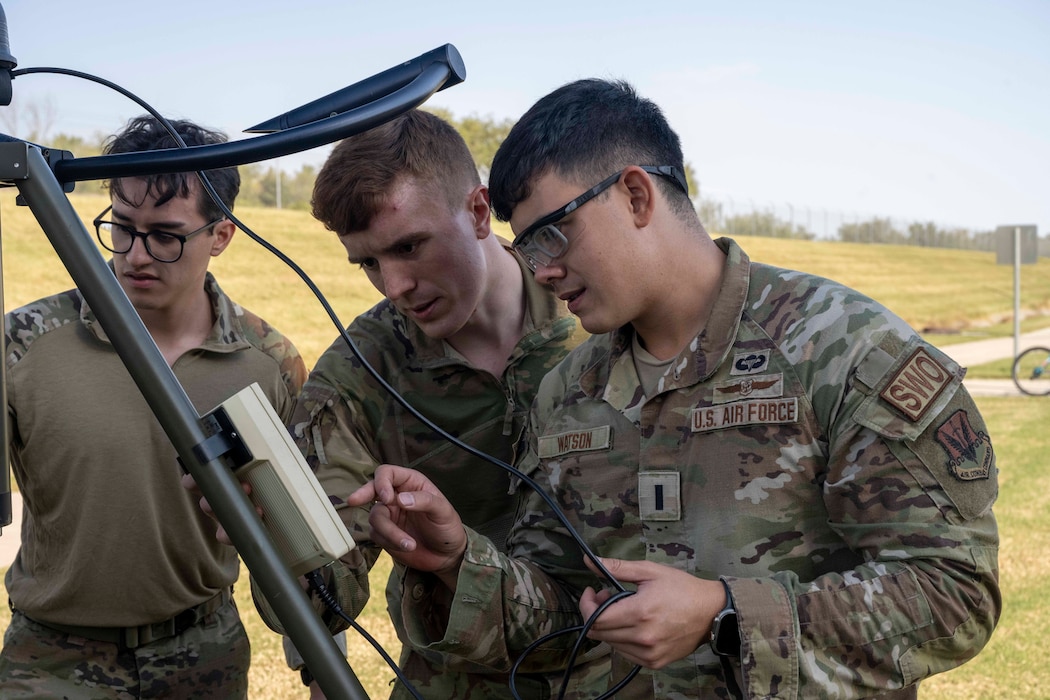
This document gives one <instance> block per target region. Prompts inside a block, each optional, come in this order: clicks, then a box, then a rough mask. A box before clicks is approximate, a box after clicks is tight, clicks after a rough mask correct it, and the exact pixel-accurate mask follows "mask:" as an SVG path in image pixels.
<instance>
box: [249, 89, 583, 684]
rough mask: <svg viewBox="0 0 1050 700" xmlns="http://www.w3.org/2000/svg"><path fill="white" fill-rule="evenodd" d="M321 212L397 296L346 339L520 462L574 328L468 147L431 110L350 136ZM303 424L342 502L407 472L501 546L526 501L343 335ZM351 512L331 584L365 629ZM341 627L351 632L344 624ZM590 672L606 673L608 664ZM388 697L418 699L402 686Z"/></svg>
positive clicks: (363, 542) (443, 414)
mask: <svg viewBox="0 0 1050 700" xmlns="http://www.w3.org/2000/svg"><path fill="white" fill-rule="evenodd" d="M313 213H314V216H315V217H317V218H318V219H319V220H320V221H321V222H322V223H324V224H325V226H326V227H327V228H328V229H330V230H332V231H334V232H335V233H336V234H338V236H339V240H340V242H341V243H342V244H343V246H344V247H345V248H346V251H347V255H348V258H349V261H350V263H351V265H354V266H358V267H360V268H361V269H362V270H363V271H364V273H365V274H366V275H367V276H368V279H369V281H370V282H371V283H372V284H373V285H374V286H375V288H376V289H377V290H379V292H381V293H382V294H383V296H384V297H386V298H385V299H384V300H383V301H382V302H380V303H379V304H378V305H376V306H375V307H374V308H372V309H371V310H369V311H367V312H365V313H364V314H362V315H361V316H359V317H358V318H357V319H355V320H354V321H353V323H352V324H351V325H350V327H349V334H350V336H351V337H352V338H353V340H354V342H355V344H356V345H357V346H358V347H359V349H360V351H361V352H362V353H363V355H364V357H365V359H366V360H367V362H368V363H369V364H370V365H371V366H372V367H374V368H375V369H376V370H377V371H378V373H379V374H380V375H381V376H382V377H383V378H384V379H385V380H386V381H387V382H389V383H390V384H391V385H392V386H393V388H394V389H395V390H396V391H397V392H399V393H400V394H401V395H402V396H404V397H405V398H406V399H407V400H408V402H409V403H410V404H411V405H412V406H414V407H415V408H416V409H417V410H418V411H419V412H421V413H422V414H423V415H424V416H425V417H427V418H429V419H430V420H431V421H433V423H435V424H436V425H437V426H438V427H440V428H441V429H443V430H445V431H447V432H449V433H451V434H452V435H454V436H456V437H458V438H459V439H460V440H462V441H464V442H466V443H467V444H469V445H470V446H471V447H473V448H475V449H476V450H480V451H482V452H485V453H487V454H489V455H492V456H494V457H496V458H497V459H499V460H501V461H503V462H508V463H509V462H512V461H513V459H514V457H515V454H516V451H517V449H518V446H519V443H520V442H521V440H522V438H523V431H524V428H525V420H526V416H527V414H528V409H529V406H530V405H531V403H532V399H533V396H534V395H535V392H536V387H537V386H538V385H539V381H540V379H541V378H542V377H543V376H544V375H545V374H546V373H547V371H548V370H550V369H551V368H552V367H553V366H554V365H555V364H557V363H558V361H560V360H561V359H562V357H564V355H565V354H566V352H567V351H568V349H569V347H570V343H571V342H572V336H573V332H574V329H575V323H574V321H573V319H572V317H571V316H569V315H568V313H567V312H566V311H565V309H564V304H562V303H561V302H559V301H558V299H556V298H555V296H554V294H553V293H552V292H551V290H550V289H549V288H547V287H544V286H542V285H539V284H537V283H536V281H535V280H534V279H533V277H532V274H531V273H530V271H529V270H528V268H527V267H526V266H525V265H524V263H523V262H522V261H521V260H520V259H519V258H518V257H517V256H515V255H513V254H512V253H511V252H510V250H508V248H507V247H506V246H505V244H504V243H503V242H501V241H500V239H499V238H497V237H496V236H495V235H494V234H493V233H492V229H491V227H490V215H489V198H488V189H487V188H486V187H485V186H484V185H482V184H481V181H480V179H479V176H478V172H477V167H476V165H475V163H474V159H473V157H472V156H471V154H470V151H469V150H468V148H467V145H466V143H464V141H463V138H462V137H461V136H460V135H459V134H458V133H457V132H456V130H455V129H454V128H453V127H452V126H451V125H450V124H448V123H447V122H445V121H444V120H442V119H440V118H439V117H437V116H435V115H433V114H430V113H427V112H424V111H420V110H413V111H410V112H408V113H406V114H404V115H401V116H399V117H397V118H395V119H393V120H391V121H390V122H387V123H386V124H383V125H381V126H379V127H376V128H374V129H371V130H369V131H367V132H365V133H362V134H359V135H356V136H353V137H350V138H348V139H346V140H344V141H343V142H341V143H340V144H338V145H337V146H336V147H335V149H334V150H333V152H332V154H331V155H330V156H329V158H328V160H327V161H326V162H325V165H324V167H323V168H322V169H321V172H320V173H319V175H318V178H317V182H316V185H315V187H314V194H313ZM291 426H292V429H293V432H294V434H295V436H296V438H297V439H298V442H299V445H300V446H301V448H302V449H303V450H304V453H305V454H306V455H307V459H308V460H309V462H310V463H311V465H312V466H313V467H314V468H315V469H316V473H317V476H318V478H319V480H320V482H321V483H322V485H323V486H324V488H325V491H326V492H327V493H329V494H332V495H333V496H337V497H339V498H340V500H341V499H342V498H345V497H346V495H347V494H349V493H350V492H352V491H353V490H355V489H356V488H358V487H359V486H361V485H362V484H364V483H366V482H367V481H368V480H369V479H370V478H371V477H372V472H373V470H374V469H375V467H376V466H377V465H379V464H381V463H384V462H397V463H401V464H410V465H412V466H414V467H415V468H417V469H420V470H421V471H423V472H424V473H426V474H428V475H429V476H430V478H432V479H433V480H434V481H435V482H437V483H440V484H441V485H442V488H444V489H446V490H447V491H448V493H449V494H450V497H451V498H452V500H453V502H454V503H455V505H456V507H457V508H458V509H459V510H460V512H461V513H462V514H463V518H464V520H465V521H466V522H468V523H470V524H471V525H472V526H473V527H475V528H476V529H478V531H480V532H483V533H485V535H486V536H487V537H489V538H491V541H492V542H493V543H494V546H496V547H497V548H502V547H503V542H504V539H505V537H506V534H507V532H508V531H509V529H510V527H511V525H512V522H513V515H514V510H515V503H516V499H517V495H516V494H515V493H512V492H511V479H510V477H509V475H508V474H507V472H505V471H503V470H501V469H499V468H498V467H496V466H494V465H492V464H490V463H488V462H486V461H485V460H483V459H481V458H479V457H476V456H473V455H471V454H470V453H468V452H466V451H464V450H462V449H460V448H458V447H456V446H454V445H452V444H451V443H449V442H448V441H446V440H445V439H443V438H442V437H441V436H440V435H439V434H437V433H436V432H435V431H434V430H433V429H431V428H430V427H428V426H427V425H425V424H424V423H423V422H421V421H419V420H418V419H417V418H415V417H414V416H412V415H410V413H409V412H408V411H406V410H405V408H404V407H403V406H401V404H399V403H398V402H397V401H396V400H395V399H394V397H393V396H391V395H390V393H389V392H388V391H386V390H385V389H384V388H382V387H381V386H380V385H379V384H378V383H377V382H376V381H375V380H374V379H373V378H372V377H371V376H370V375H369V374H368V373H367V372H366V370H365V369H364V368H363V367H362V366H361V363H360V362H359V361H358V360H357V359H356V358H355V357H354V356H353V355H352V354H351V351H350V349H349V348H348V347H347V346H346V344H345V343H344V341H343V339H342V338H339V339H337V340H336V341H335V342H334V343H333V345H332V346H331V347H330V348H329V349H328V350H327V351H326V352H325V353H324V354H323V355H322V357H321V358H320V360H319V361H318V362H317V365H316V367H315V368H314V369H313V371H312V372H311V374H310V378H309V380H308V381H307V382H306V385H305V386H304V387H303V391H302V393H301V395H300V397H299V401H298V403H297V408H296V412H295V417H294V418H293V420H292V423H291ZM341 513H342V516H343V518H344V520H345V522H346V524H347V526H348V527H349V528H350V530H351V532H352V533H353V535H354V537H355V539H356V540H358V545H359V546H358V547H357V548H356V549H354V550H353V551H352V552H351V553H350V555H349V556H348V557H347V558H346V562H345V563H346V564H347V566H346V567H345V568H343V569H340V570H338V572H337V573H336V574H335V575H334V577H333V578H334V580H335V581H336V583H337V584H338V585H337V588H338V590H339V593H340V604H341V605H342V607H343V608H344V609H345V611H346V612H347V614H348V615H349V616H351V617H355V616H357V614H358V613H360V611H361V610H362V608H363V607H364V604H365V602H366V601H367V600H368V596H369V588H368V572H369V569H370V568H371V566H372V565H373V563H374V562H375V560H376V558H377V557H378V556H379V554H380V553H381V550H380V549H379V548H377V547H375V546H373V545H372V544H371V542H369V541H368V538H369V535H368V525H367V517H368V514H367V512H365V511H362V510H360V509H350V508H344V509H343V510H341ZM402 593H403V591H402V590H401V582H400V573H399V572H397V571H394V572H393V573H392V575H391V577H390V581H389V583H388V586H387V598H388V602H389V604H390V607H389V612H390V616H391V619H392V621H393V624H394V627H395V629H396V630H397V631H398V634H399V636H400V637H401V638H402V639H404V638H405V631H404V624H403V621H402V619H403V614H404V613H403V610H402V608H401V603H400V601H401V598H402ZM409 595H410V594H409ZM257 602H259V601H258V598H257ZM263 607H265V606H263ZM272 622H274V626H275V628H276V627H278V625H277V624H276V621H274V620H272ZM332 626H333V629H338V628H339V627H345V626H346V625H345V623H341V622H339V620H338V618H334V617H333V622H332ZM400 666H401V667H402V670H403V672H404V674H405V676H406V678H407V679H408V680H409V681H410V682H411V683H412V685H413V686H414V687H415V689H416V690H417V691H418V692H419V693H420V695H422V696H423V697H425V698H434V699H435V700H437V699H441V700H444V699H445V698H452V697H485V698H500V697H508V698H509V697H510V691H509V690H508V687H507V676H506V674H490V673H477V672H476V671H477V670H478V669H476V668H474V667H472V666H470V665H456V664H455V663H452V662H450V661H449V660H447V659H445V658H444V657H443V656H442V655H440V654H437V655H435V654H432V653H430V652H429V651H428V650H426V649H421V648H416V647H413V646H411V645H405V647H404V648H403V650H402V653H401V658H400ZM589 669H590V670H589V672H590V673H596V674H599V675H600V674H601V673H602V670H603V669H604V660H602V662H601V663H599V664H592V665H591V666H590V667H589ZM582 677H585V675H583V676H581V678H582ZM305 680H309V676H308V675H307V676H306V678H305ZM578 682H579V683H583V681H578ZM520 687H521V688H522V689H523V693H524V695H523V696H524V697H529V698H534V697H536V698H538V697H546V696H547V694H548V693H549V692H550V691H549V687H550V680H548V679H546V678H542V677H529V678H524V677H523V679H522V682H521V684H520ZM392 697H394V698H404V697H411V695H410V694H409V691H408V690H407V689H406V688H405V686H404V685H403V684H402V683H400V682H398V683H396V684H395V685H394V687H393V690H392Z"/></svg>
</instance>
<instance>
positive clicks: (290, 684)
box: [0, 188, 1050, 700]
mask: <svg viewBox="0 0 1050 700" xmlns="http://www.w3.org/2000/svg"><path fill="white" fill-rule="evenodd" d="M85 189H86V188H85ZM72 201H73V203H74V206H75V207H76V209H77V211H78V213H80V214H81V216H82V217H83V218H84V220H85V221H87V222H90V220H91V219H92V218H93V217H94V216H95V215H96V214H97V213H98V212H99V211H101V210H102V209H103V208H104V207H105V206H106V204H107V203H108V199H107V198H106V197H104V196H102V195H92V194H74V195H73V197H72ZM237 214H238V216H239V217H240V218H242V220H243V221H244V222H245V223H246V224H247V225H248V226H251V227H253V228H254V229H255V230H256V231H257V232H258V233H259V234H260V235H262V236H263V237H264V238H266V239H267V240H268V241H270V243H272V244H273V245H275V246H277V247H278V248H280V249H281V250H283V251H284V252H285V253H286V254H287V255H288V256H290V257H291V258H292V259H293V260H295V261H297V262H298V264H299V265H300V266H301V267H302V268H303V269H304V270H305V271H306V272H307V274H309V275H310V276H311V277H312V278H313V280H314V281H315V283H316V284H317V285H318V286H319V287H320V289H321V290H322V292H323V293H324V294H325V295H326V296H327V297H328V299H329V303H330V304H331V305H332V307H333V309H334V310H335V312H336V313H337V314H338V316H339V317H340V319H341V320H342V322H343V323H344V324H346V323H349V321H350V320H351V319H352V318H353V317H354V316H355V315H356V314H357V313H360V312H361V311H363V310H364V309H366V308H368V307H369V306H371V305H372V304H373V303H375V301H377V300H378V299H379V296H378V294H377V293H376V292H375V290H373V289H372V288H371V287H370V286H369V285H368V283H367V281H366V279H365V277H364V275H363V274H361V273H360V272H359V271H357V270H355V269H353V268H351V267H350V266H349V264H348V263H347V262H346V259H345V253H344V251H343V249H342V248H341V246H339V244H338V242H337V241H336V240H335V237H334V234H331V233H329V232H327V231H324V230H323V228H322V227H321V226H320V225H319V224H317V223H316V222H315V221H314V220H313V219H311V218H310V217H309V216H308V215H307V214H305V213H303V212H290V211H275V210H267V209H251V208H245V209H244V210H239V211H237ZM497 229H498V230H499V232H500V233H501V234H502V235H505V236H506V235H508V234H509V231H508V230H507V229H506V228H505V227H502V226H497ZM0 240H2V243H3V271H4V279H3V283H4V308H5V311H7V310H10V309H12V308H15V307H17V306H19V305H21V304H24V303H26V302H29V301H32V300H33V299H36V298H38V297H41V296H44V295H47V294H51V293H53V292H56V291H60V290H62V289H66V288H68V287H69V286H71V282H70V280H69V277H68V275H67V274H66V273H65V271H64V269H63V268H62V266H61V264H60V263H59V261H58V259H57V256H55V254H54V253H53V251H52V250H51V248H50V243H49V242H48V241H47V239H46V237H45V236H44V235H43V234H42V233H41V232H40V231H39V229H38V228H37V227H36V225H35V223H34V222H33V220H32V217H31V214H30V212H29V211H28V210H27V209H26V208H24V207H16V206H15V205H14V193H13V192H12V191H10V190H7V191H4V192H0ZM738 240H739V242H740V243H741V244H742V245H743V247H744V249H745V250H747V251H748V253H749V254H750V255H751V257H752V259H754V260H757V261H761V262H769V263H773V264H777V265H782V266H784V267H789V268H794V269H800V270H805V271H807V272H813V273H816V274H820V275H824V276H826V277H830V278H832V279H836V280H838V281H840V282H843V283H845V284H848V285H850V286H853V287H855V288H857V289H859V290H861V291H863V292H865V293H867V294H869V295H871V296H872V297H874V298H876V299H878V300H880V301H882V302H883V303H885V304H886V305H887V306H889V307H890V308H891V309H892V310H893V311H895V312H896V313H898V314H900V315H901V316H902V317H903V318H904V319H905V320H907V321H908V322H909V323H911V324H912V325H913V326H915V327H916V328H920V329H922V328H931V329H949V330H952V331H954V332H955V333H956V335H954V336H941V335H937V336H935V337H934V339H935V342H938V343H940V342H941V341H942V340H944V341H946V342H948V341H950V340H951V339H956V338H957V339H963V340H969V339H974V338H978V337H990V336H996V335H999V336H1008V335H1009V334H1010V333H1011V332H1012V322H1011V313H1012V308H1013V296H1012V295H1013V282H1012V280H1013V278H1012V274H1013V272H1012V269H1011V268H1009V267H1005V266H997V265H996V264H995V258H994V254H992V253H977V252H971V251H952V250H938V249H919V248H911V247H899V246H864V245H858V244H844V243H822V242H802V241H781V240H775V239H763V238H742V239H738ZM212 270H213V271H214V272H215V274H216V276H217V277H218V278H219V281H220V284H221V285H222V286H223V288H224V289H225V290H226V291H227V292H228V293H229V294H230V295H231V296H232V297H233V298H234V299H236V300H237V301H239V302H240V303H241V304H243V305H244V306H246V307H247V308H250V309H252V310H253V311H255V312H256V313H259V314H260V315H262V316H263V317H264V318H266V319H267V320H269V321H270V322H272V323H273V324H274V325H275V326H277V327H278V328H279V329H281V330H282V331H283V332H284V333H285V334H287V335H288V336H289V337H291V338H292V339H293V341H294V342H295V343H296V345H297V346H298V347H299V349H300V352H302V354H303V356H304V358H305V359H306V361H307V364H308V365H310V364H312V363H313V362H314V360H315V359H316V358H317V356H318V355H319V354H320V353H321V352H322V351H323V350H324V349H325V347H327V346H328V345H329V344H330V343H331V341H332V339H333V338H334V337H335V330H334V328H333V326H332V323H331V321H330V320H329V319H328V317H327V316H326V315H325V313H324V311H323V310H322V308H321V307H320V305H319V304H318V303H317V302H316V301H315V300H314V299H313V297H312V296H311V294H310V292H309V291H308V290H307V289H306V287H305V286H304V285H303V284H302V282H301V281H300V280H299V278H298V277H297V276H296V275H295V274H294V273H293V272H291V271H290V270H289V269H288V268H287V267H286V266H285V265H284V264H283V263H282V262H280V261H279V260H277V259H275V258H273V257H272V256H271V255H270V254H269V253H268V252H266V251H265V250H264V249H263V248H262V247H260V246H259V245H257V244H256V243H255V242H253V241H251V240H250V239H249V238H248V236H247V235H245V234H243V233H239V234H238V239H237V240H236V241H235V243H234V245H233V246H232V247H231V248H230V249H229V250H228V251H227V252H226V253H225V254H224V255H222V256H221V257H220V258H218V259H217V260H215V261H214V263H213V266H212ZM1022 306H1023V308H1024V309H1025V310H1026V312H1028V313H1029V314H1030V317H1029V318H1027V319H1026V321H1025V327H1026V328H1028V327H1035V326H1045V325H1050V318H1048V316H1047V314H1048V313H1050V260H1046V259H1043V260H1040V262H1039V264H1038V265H1034V266H1028V267H1025V268H1024V270H1023V275H1022ZM1006 376H1008V372H1007V375H1006ZM978 404H979V406H980V408H981V410H982V412H983V413H984V415H985V417H986V419H987V422H988V424H989V428H990V432H991V436H992V441H993V444H994V446H995V448H996V452H997V454H998V464H999V468H1000V475H999V480H1000V498H999V501H998V503H997V506H996V513H997V517H998V519H999V525H1000V534H1001V538H1002V551H1001V556H1000V566H1001V580H1002V589H1003V595H1004V599H1005V610H1004V613H1003V617H1002V620H1001V621H1000V625H999V628H998V629H997V631H996V633H995V636H994V638H993V639H992V642H991V644H990V645H989V647H988V648H987V649H986V650H985V651H984V652H983V653H982V654H981V655H979V656H978V657H977V658H976V659H975V660H974V661H972V662H971V663H969V664H967V665H965V666H963V667H961V668H959V669H957V670H955V671H952V672H950V673H947V674H944V675H942V676H938V677H935V678H933V679H931V680H930V681H928V682H926V683H925V684H924V685H923V689H922V691H921V692H920V697H922V698H924V699H930V698H933V699H944V700H948V699H949V698H950V699H952V700H954V699H956V698H967V699H970V698H989V699H991V698H1016V699H1021V698H1025V699H1027V698H1035V697H1046V696H1048V694H1050V693H1048V691H1046V688H1047V687H1050V670H1048V668H1047V666H1046V664H1044V663H1042V657H1041V656H1039V655H1038V654H1037V652H1038V650H1039V648H1041V645H1042V643H1043V640H1044V639H1045V638H1046V637H1047V635H1048V634H1050V616H1048V615H1047V614H1046V612H1045V610H1044V606H1043V601H1045V600H1047V599H1048V598H1050V576H1048V575H1047V574H1048V573H1050V571H1048V569H1050V564H1048V562H1050V507H1048V505H1050V504H1048V503H1047V500H1048V499H1050V497H1048V496H1047V494H1050V483H1048V482H1050V470H1047V469H1046V468H1045V464H1046V462H1045V458H1044V457H1043V451H1044V448H1045V446H1046V445H1047V438H1046V436H1044V435H1043V433H1042V428H1043V426H1048V425H1050V401H1045V400H1041V399H1039V398H1011V399H1006V398H981V399H979V400H978ZM4 536H5V537H11V536H17V533H14V532H12V531H10V530H9V531H7V532H5V533H4ZM387 571H388V564H387V563H386V560H385V559H384V560H381V565H380V566H378V567H377V568H376V570H374V571H373V576H372V578H373V586H374V589H375V590H380V589H381V588H382V587H383V585H384V582H385V579H386V574H387ZM245 575H246V572H245ZM237 600H238V604H239V606H240V609H241V613H242V616H243V618H244V620H245V624H246V626H247V628H248V631H249V635H250V636H251V639H252V645H253V664H252V671H251V687H252V691H251V697H252V698H253V699H257V700H283V699H285V698H290V697H306V693H305V692H304V689H303V688H302V686H301V685H300V684H299V679H298V674H295V673H292V672H290V671H288V670H287V668H285V666H284V662H283V655H282V653H281V646H280V639H279V638H278V637H277V636H276V635H274V634H273V633H271V632H270V631H269V630H268V629H267V628H266V627H265V626H264V625H263V624H262V622H261V621H260V620H259V618H258V615H257V614H256V613H255V610H254V607H253V606H252V604H251V600H250V597H249V595H248V587H247V583H246V581H242V584H241V585H240V586H239V587H238V592H237ZM383 605H384V604H383V602H382V600H380V599H379V598H373V601H372V603H370V606H369V608H368V609H367V610H366V612H365V614H364V615H363V616H362V617H361V618H360V620H359V621H360V622H361V624H362V625H363V626H364V627H365V628H366V629H367V630H369V632H370V633H371V634H372V635H373V636H375V637H376V638H377V639H378V640H379V641H380V643H381V644H383V646H384V647H385V648H386V649H387V651H388V652H390V653H391V654H392V655H394V656H395V657H396V655H397V649H398V648H399V645H398V643H397V640H396V637H395V636H394V634H393V632H392V630H391V629H390V625H389V623H388V622H387V617H386V612H385V610H384V607H383ZM8 620H9V615H8V614H7V612H6V606H4V607H3V608H0V631H2V630H3V629H6V625H7V622H8ZM348 658H349V662H350V665H351V668H353V670H354V672H355V673H356V674H357V676H358V677H359V678H360V680H361V682H362V684H363V685H364V686H365V688H366V690H367V691H368V692H369V694H370V696H371V697H375V698H384V697H386V696H387V694H388V689H387V683H388V682H389V679H390V678H391V677H392V673H391V672H390V671H389V670H388V669H387V668H386V667H385V666H384V665H383V662H382V661H381V659H380V658H379V656H378V655H377V654H376V653H375V652H374V651H373V650H372V649H371V648H370V647H369V646H368V645H367V643H366V642H364V641H363V640H361V639H359V638H357V637H356V636H355V635H353V634H352V633H351V636H350V651H349V657H348Z"/></svg>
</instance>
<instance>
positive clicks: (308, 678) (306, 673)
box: [299, 666, 314, 688]
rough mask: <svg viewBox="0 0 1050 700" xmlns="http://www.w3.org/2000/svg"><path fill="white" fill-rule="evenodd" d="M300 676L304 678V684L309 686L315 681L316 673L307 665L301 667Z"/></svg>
mask: <svg viewBox="0 0 1050 700" xmlns="http://www.w3.org/2000/svg"><path fill="white" fill-rule="evenodd" d="M299 677H300V678H302V679H303V685H305V686H306V687H307V688H309V687H310V684H311V683H313V682H314V674H312V673H310V669H308V668H307V667H306V666H303V667H302V668H301V669H299Z"/></svg>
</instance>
